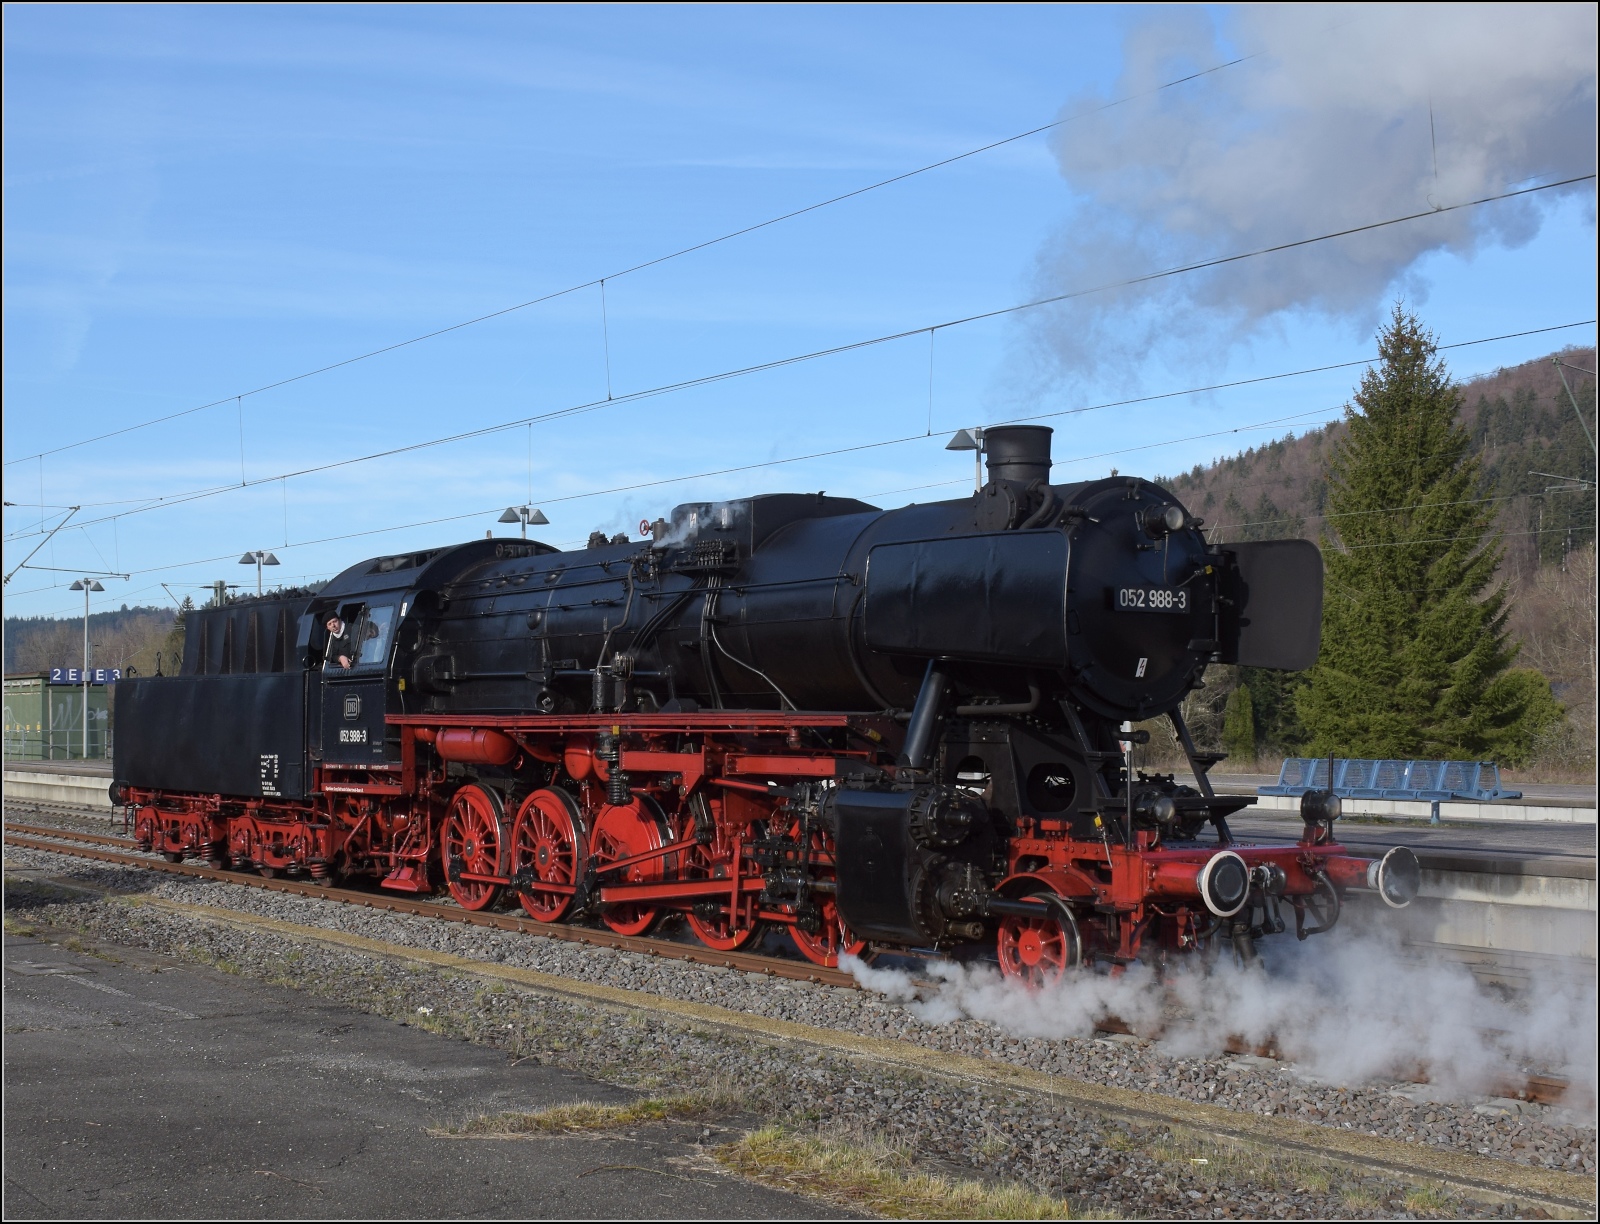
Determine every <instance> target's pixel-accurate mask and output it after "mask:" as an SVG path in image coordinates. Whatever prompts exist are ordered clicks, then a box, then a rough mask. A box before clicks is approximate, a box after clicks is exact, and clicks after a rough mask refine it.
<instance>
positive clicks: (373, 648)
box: [112, 426, 1418, 983]
mask: <svg viewBox="0 0 1600 1224" xmlns="http://www.w3.org/2000/svg"><path fill="white" fill-rule="evenodd" d="M1050 432H1051V431H1050V430H1049V429H1047V428H1044V427H1040V426H1005V427H995V428H992V429H990V430H988V431H987V433H986V435H985V449H986V452H987V461H988V480H987V483H986V484H985V485H984V486H983V487H982V488H981V489H980V490H979V491H978V492H977V493H976V494H975V495H974V496H973V497H972V498H970V499H959V500H954V501H946V502H937V503H933V504H930V505H911V506H906V507H904V508H902V509H898V510H889V511H882V510H879V509H877V508H875V507H873V506H869V505H867V504H865V503H863V502H859V501H855V500H851V499H848V498H840V497H827V496H825V495H824V494H821V493H818V494H815V495H811V494H803V495H802V494H774V495H769V496H760V497H752V498H747V499H743V500H738V501H730V502H723V503H695V504H689V505H684V506H679V507H678V508H677V509H676V510H674V511H673V513H672V518H671V520H670V521H667V520H658V521H657V522H656V523H655V524H654V525H653V528H652V530H651V533H650V538H648V539H644V540H642V541H639V542H630V541H629V540H628V538H627V537H625V536H616V537H613V538H611V539H609V540H608V539H606V538H605V537H604V536H603V535H602V534H600V533H596V534H595V535H594V536H592V537H591V539H590V541H589V546H588V547H587V548H586V549H583V550H577V551H572V552H562V551H558V550H557V549H554V548H551V547H549V546H547V545H544V544H540V543H537V542H534V541H528V540H517V539H485V540H475V541H472V542H469V543H465V544H460V545H457V546H454V547H448V548H440V549H433V550H429V551H424V552H417V553H409V554H403V555H399V556H390V557H381V558H376V559H373V560H369V561H364V562H361V563H360V564H358V565H355V566H353V567H351V568H350V569H348V570H346V571H345V572H344V573H342V574H340V575H339V576H338V577H337V578H335V579H333V580H332V581H331V582H329V583H328V584H327V585H326V586H324V587H323V588H322V589H321V590H320V591H318V592H316V593H315V594H314V595H301V596H298V597H287V596H279V597H267V598H256V599H241V600H238V601H235V602H232V603H228V604H225V605H223V606H221V607H218V608H214V609H204V610H201V611H198V612H196V613H194V614H192V615H191V617H190V618H189V623H188V630H187V640H186V643H185V651H184V659H183V666H182V670H181V673H180V674H178V675H175V676H157V677H148V678H138V679H133V680H124V681H123V682H122V684H121V686H120V690H119V693H118V710H117V717H118V724H119V726H118V734H117V745H116V761H115V778H116V781H115V782H114V783H113V786H112V798H113V802H115V803H118V804H121V805H124V806H125V807H126V809H127V811H128V813H129V815H130V817H131V819H132V822H133V827H134V831H135V836H136V837H137V839H138V841H139V842H140V844H142V845H144V846H146V847H147V848H153V849H156V850H159V851H161V852H163V853H164V854H166V856H167V857H168V858H169V859H172V860H173V861H177V860H179V859H181V858H182V857H184V856H194V857H197V858H200V859H203V860H206V861H208V862H210V863H212V864H213V865H214V866H229V865H231V866H232V867H233V868H236V869H239V870H249V869H253V870H256V871H259V872H261V873H263V874H267V875H275V874H277V873H279V872H289V873H304V874H306V875H308V876H309V877H310V878H312V879H314V880H318V881H324V882H327V881H331V880H334V879H340V878H354V877H366V878H371V879H376V880H377V881H378V883H379V886H380V887H382V888H386V889H397V890H400V891H404V892H412V893H427V892H432V891H433V890H435V889H436V888H438V887H440V886H441V885H442V886H444V887H447V888H448V889H449V891H450V892H451V894H452V895H453V896H454V897H455V899H456V900H457V901H458V902H459V903H460V904H461V905H463V906H465V907H467V908H469V909H482V908H486V907H489V906H493V905H495V904H497V903H499V902H501V901H502V900H504V899H506V898H508V897H514V898H515V899H516V901H517V902H519V903H520V904H521V906H522V907H523V909H524V910H526V911H527V913H528V914H529V915H531V916H532V917H533V918H535V919H537V920H539V921H541V922H552V923H553V922H564V921H572V920H588V919H594V918H597V919H598V920H599V921H600V922H603V923H604V924H606V925H607V926H609V927H610V928H612V929H613V930H615V931H618V932H620V933H623V934H639V933H642V932H644V931H646V930H648V929H650V928H651V927H652V926H653V925H655V924H656V922H657V921H658V920H659V919H661V918H662V917H664V916H667V915H674V914H675V915H681V916H682V917H683V919H684V920H686V921H687V923H688V925H689V927H690V928H691V929H692V931H693V932H694V934H695V935H696V936H697V937H698V938H699V939H700V940H702V941H703V942H704V943H706V944H707V945H709V946H711V947H714V948H718V949H723V950H733V949H736V948H740V947H744V946H746V945H748V944H750V943H752V942H753V941H755V940H756V939H757V938H758V937H759V935H760V934H761V932H762V931H763V930H764V929H765V928H766V927H767V926H769V925H771V924H779V925H781V926H783V927H785V928H787V929H788V930H789V932H790V933H791V934H792V936H793V939H794V942H795V944H796V946H797V947H798V949H799V950H800V952H801V953H803V954H804V955H805V956H807V957H809V958H810V959H811V960H813V961H815V962H817V963H819V964H826V965H832V964H836V963H837V961H838V957H839V955H840V953H841V952H844V951H850V952H859V951H860V950H861V949H862V948H863V947H864V946H865V945H866V944H867V943H868V942H870V943H871V944H873V945H875V946H879V947H890V948H909V949H922V950H929V949H934V950H940V951H943V952H947V953H952V954H957V955H974V954H977V955H984V954H987V953H988V952H989V951H990V950H992V952H993V954H995V955H997V956H998V960H999V964H1000V967H1001V970H1002V971H1003V972H1004V973H1005V974H1007V975H1008V976H1012V977H1016V978H1021V979H1024V980H1026V981H1028V982H1031V983H1044V982H1049V981H1053V980H1056V979H1059V978H1060V977H1061V976H1062V975H1064V974H1065V973H1066V972H1067V971H1068V970H1070V969H1071V968H1073V967H1074V966H1076V965H1080V964H1085V963H1091V962H1101V963H1109V964H1111V965H1120V964H1127V963H1130V962H1132V961H1134V960H1135V959H1138V958H1141V957H1145V958H1157V959H1160V958H1165V957H1167V956H1169V955H1173V954H1177V953H1182V952H1190V951H1202V952H1205V951H1210V950H1215V949H1217V948H1219V947H1221V946H1223V945H1224V944H1225V943H1226V942H1228V941H1231V942H1232V943H1233V945H1234V946H1235V948H1236V949H1237V950H1238V951H1239V952H1240V953H1242V954H1244V955H1249V954H1250V953H1251V952H1252V951H1253V947H1254V943H1253V941H1254V940H1255V939H1256V938H1258V937H1260V936H1262V935H1265V934H1270V933H1279V932H1282V931H1284V930H1285V927H1286V924H1287V921H1289V920H1292V922H1293V924H1294V927H1295V930H1296V932H1297V933H1298V934H1299V935H1300V937H1301V938H1305V937H1306V936H1307V935H1309V934H1313V933H1316V932H1318V931H1324V930H1327V929H1328V928H1329V927H1331V926H1332V925H1333V923H1334V922H1335V921H1337V919H1338V916H1339V911H1340V906H1341V903H1342V902H1341V899H1342V897H1343V894H1344V893H1345V891H1346V890H1348V889H1351V888H1358V889H1370V890H1374V891H1376V892H1377V893H1378V894H1379V896H1380V897H1382V899H1383V900H1384V901H1385V902H1386V903H1387V904H1389V905H1391V906H1396V907H1398V906H1402V905H1405V904H1407V903H1408V902H1409V901H1410V899H1411V896H1412V895H1413V894H1414V892H1415V890H1416V886H1417V879H1418V872H1417V864H1416V860H1415V858H1414V857H1413V856H1412V855H1411V854H1410V852H1409V851H1405V850H1396V851H1391V852H1390V853H1389V854H1388V855H1387V856H1385V857H1384V858H1383V859H1382V860H1377V861H1373V860H1369V859H1366V858H1361V857H1356V856H1352V855H1349V854H1347V853H1345V852H1344V850H1343V849H1342V848H1341V847H1340V846H1339V845H1338V844H1337V842H1336V841H1335V839H1334V836H1333V828H1334V823H1335V820H1336V818H1337V817H1338V814H1339V807H1338V800H1337V799H1336V798H1335V797H1334V796H1332V795H1331V794H1312V795H1309V796H1307V799H1306V801H1305V803H1304V804H1303V806H1302V816H1303V817H1304V821H1305V828H1304V835H1303V836H1302V837H1301V839H1300V841H1299V842H1298V843H1297V844H1294V845H1288V846H1245V845H1240V844H1237V843H1235V842H1234V840H1233V838H1232V836H1231V834H1230V832H1229V829H1228V823H1227V818H1228V816H1229V814H1230V813H1233V812H1235V811H1238V810H1239V809H1241V808H1243V807H1244V806H1246V805H1247V804H1249V803H1252V802H1254V801H1253V800H1252V799H1250V798H1246V797H1239V796H1225V795H1218V794H1216V793H1215V792H1214V791H1213V789H1212V787H1211V785H1210V783H1209V782H1208V780H1207V771H1208V770H1209V769H1210V768H1211V766H1212V765H1213V764H1215V762H1216V761H1217V760H1219V759H1221V758H1220V757H1219V756H1217V755H1215V754H1208V753H1203V752H1200V751H1197V750H1196V748H1195V746H1194V743H1193V741H1192V739H1191V737H1190V735H1189V731H1188V729H1187V727H1186V726H1185V725H1184V722H1183V719H1182V716H1181V714H1180V711H1179V703H1180V702H1181V700H1182V699H1183V697H1184V696H1185V695H1186V694H1187V693H1189V692H1190V691H1191V690H1192V689H1195V688H1197V687H1199V686H1200V685H1201V684H1202V674H1203V672H1204V671H1205V669H1206V667H1207V665H1208V664H1210V663H1213V662H1225V663H1241V664H1247V665H1253V666H1258V667H1272V668H1283V669H1303V668H1306V667H1309V666H1310V665H1311V663H1312V662H1313V661H1314V660H1315V658H1316V655H1317V650H1318V647H1319V641H1320V622H1321V605H1322V560H1321V555H1320V553H1319V552H1318V551H1317V549H1316V547H1315V546H1314V545H1313V544H1311V543H1309V542H1307V541H1303V540H1276V541H1265V542H1252V543H1241V544H1231V545H1211V544H1208V543H1207V542H1206V539H1205V537H1204V536H1203V535H1202V533H1201V531H1200V527H1201V522H1200V520H1198V519H1196V518H1194V517H1193V516H1191V515H1190V514H1189V513H1188V512H1187V510H1185V509H1184V507H1183V506H1182V505H1180V504H1179V503H1178V501H1177V500H1176V499H1175V498H1174V497H1173V496H1172V495H1171V494H1170V493H1169V492H1167V491H1166V490H1164V489H1162V488H1160V487H1158V486H1156V485H1153V484H1151V483H1149V482H1148V481H1144V480H1141V479H1137V478H1131V477H1120V476H1113V477H1111V478H1108V479H1103V480H1095V481H1089V482H1086V483H1081V484H1072V485H1052V484H1050V483H1049V476H1050ZM330 632H331V633H333V634H334V635H335V636H334V637H333V639H332V640H331V641H330V637H329V634H330ZM1158 716H1165V718H1166V719H1167V720H1168V721H1169V722H1170V724H1171V727H1172V730H1173V733H1174V735H1175V739H1176V741H1177V743H1178V744H1180V745H1181V747H1182V749H1183V751H1184V753H1185V755H1186V756H1187V758H1188V761H1189V764H1190V765H1191V767H1192V771H1193V785H1187V784H1182V783H1180V782H1179V781H1178V780H1177V779H1176V778H1175V777H1173V776H1171V775H1164V774H1149V773H1145V772H1141V771H1138V770H1135V769H1133V768H1132V765H1133V758H1132V749H1131V744H1132V743H1133V742H1136V741H1140V742H1142V740H1143V739H1144V738H1146V734H1147V733H1145V732H1142V731H1132V730H1131V729H1130V728H1129V727H1128V726H1127V724H1128V723H1131V722H1133V721H1143V720H1147V719H1151V718H1155V717H1158ZM1286 914H1287V915H1289V916H1290V917H1289V918H1288V919H1286Z"/></svg>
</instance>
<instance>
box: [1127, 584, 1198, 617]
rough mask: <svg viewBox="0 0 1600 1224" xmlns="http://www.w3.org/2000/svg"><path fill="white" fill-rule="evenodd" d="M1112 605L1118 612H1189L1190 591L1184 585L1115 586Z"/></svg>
mask: <svg viewBox="0 0 1600 1224" xmlns="http://www.w3.org/2000/svg"><path fill="white" fill-rule="evenodd" d="M1111 606H1112V607H1113V608H1115V609H1116V610H1117V611H1118V612H1188V611H1189V608H1190V603H1189V592H1188V591H1186V590H1184V588H1183V587H1170V586H1130V587H1114V588H1112V591H1111Z"/></svg>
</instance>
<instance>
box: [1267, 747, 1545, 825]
mask: <svg viewBox="0 0 1600 1224" xmlns="http://www.w3.org/2000/svg"><path fill="white" fill-rule="evenodd" d="M1331 763H1332V766H1333V770H1332V781H1331V784H1330V781H1329V769H1328V766H1329V764H1330V762H1329V760H1328V758H1327V757H1289V758H1288V759H1287V760H1285V761H1284V763H1283V768H1282V769H1281V770H1279V771H1278V781H1277V784H1276V785H1275V786H1263V787H1259V788H1258V793H1259V794H1263V795H1303V794H1305V793H1306V792H1307V791H1308V790H1331V791H1333V793H1334V794H1336V795H1338V796H1339V797H1340V798H1342V799H1414V800H1423V801H1428V802H1431V803H1432V804H1433V817H1432V820H1433V823H1434V824H1438V823H1439V804H1440V802H1441V801H1442V800H1446V799H1467V800H1471V801H1474V802H1477V803H1487V802H1491V801H1493V800H1496V799H1520V798H1522V792H1521V791H1508V790H1502V789H1501V787H1500V766H1498V765H1496V764H1495V763H1494V762H1493V761H1360V760H1344V759H1341V758H1338V757H1335V758H1334V759H1333V761H1332V762H1331Z"/></svg>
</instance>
